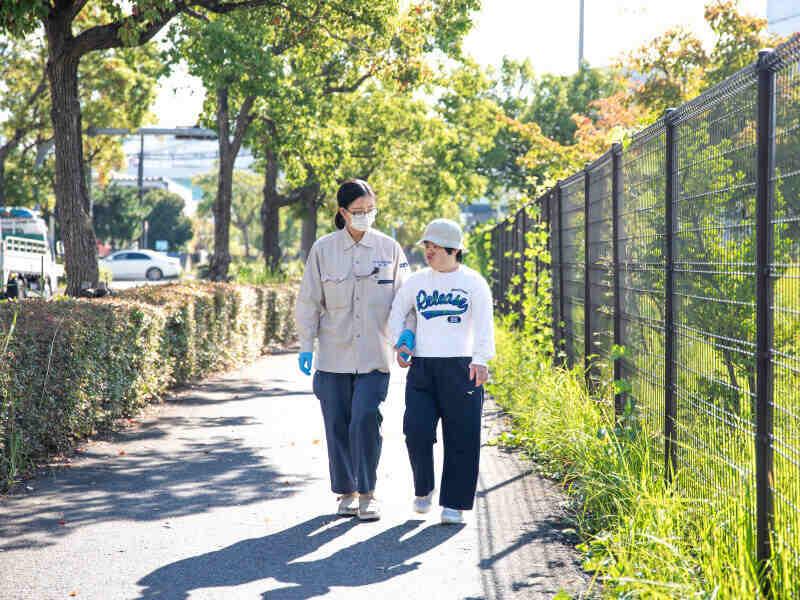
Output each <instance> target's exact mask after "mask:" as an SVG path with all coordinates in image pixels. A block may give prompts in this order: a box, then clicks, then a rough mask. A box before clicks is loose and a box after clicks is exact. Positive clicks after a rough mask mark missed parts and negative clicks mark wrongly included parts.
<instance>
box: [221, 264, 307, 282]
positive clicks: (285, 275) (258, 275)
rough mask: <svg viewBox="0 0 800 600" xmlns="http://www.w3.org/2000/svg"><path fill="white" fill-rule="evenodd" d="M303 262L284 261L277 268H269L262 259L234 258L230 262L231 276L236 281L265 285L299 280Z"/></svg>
mask: <svg viewBox="0 0 800 600" xmlns="http://www.w3.org/2000/svg"><path fill="white" fill-rule="evenodd" d="M304 268H305V264H304V263H303V261H301V260H292V261H284V262H282V263H281V268H280V269H279V270H275V271H273V270H270V269H269V268H268V267H267V266H266V264H265V263H264V262H263V261H253V260H247V259H243V260H235V261H234V262H232V263H231V276H232V277H233V280H234V281H235V282H236V283H242V284H249V285H266V284H271V283H285V282H288V281H292V282H299V281H300V279H302V277H303V269H304Z"/></svg>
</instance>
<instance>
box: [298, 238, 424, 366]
mask: <svg viewBox="0 0 800 600" xmlns="http://www.w3.org/2000/svg"><path fill="white" fill-rule="evenodd" d="M408 273H409V268H408V261H407V260H406V257H405V254H404V253H403V249H402V248H401V247H400V244H398V243H397V242H396V241H395V240H393V239H392V238H390V237H389V236H388V235H385V234H383V233H381V232H379V231H375V230H373V229H370V230H369V231H367V232H366V233H365V234H364V237H363V238H361V241H360V242H356V241H355V240H353V238H352V237H351V236H350V234H349V233H348V232H347V230H346V229H341V230H339V231H336V232H334V233H331V234H328V235H326V236H324V237H322V238H320V239H318V240H317V241H316V242H315V243H314V246H313V247H312V248H311V252H310V253H309V256H308V261H307V262H306V268H305V272H304V273H303V282H302V284H301V285H300V293H299V294H298V296H297V304H296V306H295V319H296V321H297V332H298V336H299V338H300V351H301V352H312V351H313V349H314V340H315V339H316V340H317V341H318V348H317V353H316V355H315V356H314V367H315V368H316V369H317V370H319V371H327V372H330V373H369V372H370V371H374V370H376V369H377V370H380V371H384V372H388V371H389V365H390V364H391V361H392V359H393V357H394V354H393V350H392V348H393V346H394V343H395V341H396V340H390V339H389V327H388V322H389V312H390V310H391V308H392V301H393V300H394V296H395V293H396V292H397V290H398V289H400V286H401V285H403V281H405V279H406V277H407V276H408ZM413 323H414V321H411V324H412V327H413Z"/></svg>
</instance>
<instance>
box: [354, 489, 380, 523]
mask: <svg viewBox="0 0 800 600" xmlns="http://www.w3.org/2000/svg"><path fill="white" fill-rule="evenodd" d="M380 518H381V509H380V506H379V505H378V501H377V500H376V499H375V496H374V495H372V494H364V495H362V496H359V497H358V519H359V520H360V521H377V520H378V519H380Z"/></svg>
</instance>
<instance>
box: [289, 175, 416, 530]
mask: <svg viewBox="0 0 800 600" xmlns="http://www.w3.org/2000/svg"><path fill="white" fill-rule="evenodd" d="M336 199H337V203H338V205H339V208H338V210H337V213H336V228H337V231H335V232H334V233H331V234H328V235H326V236H324V237H322V238H320V239H318V240H317V241H316V242H315V244H314V246H313V247H312V248H311V252H310V253H309V256H308V261H307V262H306V268H305V271H304V273H303V282H302V284H301V286H300V292H299V294H298V298H297V306H296V309H295V318H296V321H297V330H298V334H299V338H300V355H299V357H298V362H299V366H300V370H301V371H303V372H304V373H305V374H306V375H310V374H311V366H312V362H313V363H314V366H315V367H316V372H315V373H314V380H313V389H314V395H316V396H317V398H319V401H320V406H321V408H322V416H323V420H324V422H325V436H326V440H327V445H328V464H329V469H330V476H331V489H332V490H333V492H334V493H335V494H338V495H339V506H338V512H339V514H344V515H357V516H358V518H359V519H362V520H375V519H378V518H380V510H379V507H378V504H377V502H376V501H375V497H374V491H375V481H376V472H377V468H378V460H379V459H380V453H381V442H382V438H381V433H380V423H381V420H382V417H381V413H380V409H379V406H380V403H381V402H382V401H383V400H384V399H385V398H386V393H387V390H388V386H389V365H390V364H391V360H392V358H393V341H391V340H390V339H389V331H388V319H389V311H390V310H391V306H392V301H393V300H394V296H395V294H396V293H397V290H398V289H399V288H400V286H401V285H402V283H403V281H404V279H405V277H406V276H407V274H408V261H407V260H406V257H405V254H404V253H403V250H402V248H401V247H400V244H398V243H397V242H396V241H395V240H393V239H392V238H390V237H389V236H387V235H384V234H383V233H380V232H379V231H376V230H374V229H372V225H373V223H374V221H375V216H376V214H377V208H376V198H375V194H374V192H373V191H372V189H371V188H370V186H369V184H367V182H366V181H362V180H360V179H351V180H349V181H346V182H344V183H343V184H342V185H341V187H340V188H339V191H338V193H337V195H336ZM315 340H316V342H317V355H316V357H314V356H313V352H314V342H315Z"/></svg>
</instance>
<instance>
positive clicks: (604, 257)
mask: <svg viewBox="0 0 800 600" xmlns="http://www.w3.org/2000/svg"><path fill="white" fill-rule="evenodd" d="M612 159H613V156H612V154H611V152H610V151H609V152H607V153H606V154H604V155H603V156H602V157H601V158H600V159H598V160H597V161H596V162H595V163H594V164H592V165H590V166H589V167H588V168H587V170H586V177H587V180H588V196H587V199H586V209H587V213H586V214H587V221H586V231H587V238H586V244H587V247H586V252H587V263H586V264H587V271H586V276H587V283H588V286H587V290H588V292H589V295H588V298H587V302H586V308H587V315H588V317H587V318H588V322H589V327H588V329H587V331H588V334H589V344H588V346H587V347H588V350H589V354H590V356H596V357H597V360H593V361H592V363H591V364H592V368H591V369H590V371H589V376H590V378H591V380H592V384H593V385H594V386H597V385H599V384H601V383H602V382H606V381H609V380H610V379H611V378H612V377H613V373H612V370H611V368H612V363H611V361H610V360H608V358H609V356H610V355H611V348H612V346H613V345H614V252H613V242H614V240H613V237H612V234H613V221H614V219H613V213H612V210H611V201H612V197H611V191H612V184H613V179H614V169H613V160H612Z"/></svg>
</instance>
